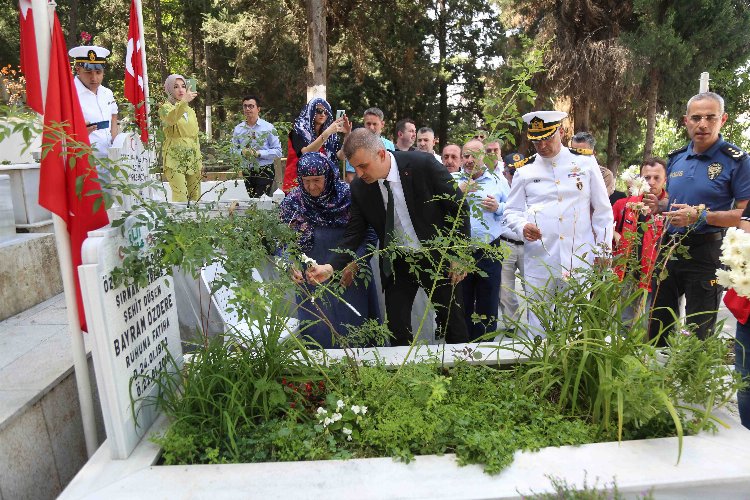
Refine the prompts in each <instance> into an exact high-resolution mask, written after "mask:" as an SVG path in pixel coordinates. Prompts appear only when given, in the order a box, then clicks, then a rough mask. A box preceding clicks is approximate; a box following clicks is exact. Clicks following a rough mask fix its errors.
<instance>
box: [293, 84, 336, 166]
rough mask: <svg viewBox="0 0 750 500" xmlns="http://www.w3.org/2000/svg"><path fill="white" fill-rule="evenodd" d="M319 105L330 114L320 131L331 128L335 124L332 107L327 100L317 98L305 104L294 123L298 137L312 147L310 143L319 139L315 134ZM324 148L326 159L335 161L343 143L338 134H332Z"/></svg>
mask: <svg viewBox="0 0 750 500" xmlns="http://www.w3.org/2000/svg"><path fill="white" fill-rule="evenodd" d="M318 105H320V106H323V108H325V110H326V111H327V112H328V117H327V118H326V122H325V123H324V124H323V127H321V129H320V130H321V132H322V131H323V130H325V129H327V128H328V127H330V126H331V123H333V111H332V110H331V105H330V104H328V101H326V100H325V99H321V98H320V97H316V98H315V99H312V100H311V101H310V102H308V103H307V104H305V107H303V108H302V111H300V113H299V116H298V117H297V119H296V120H295V121H294V131H295V133H296V134H297V135H298V136H300V137H301V138H303V139H304V140H305V142H306V143H307V145H310V143H312V142H313V141H314V140H315V138H316V137H317V134H316V133H315V107H316V106H318ZM323 147H324V148H325V155H326V157H328V159H330V160H334V161H335V160H336V153H338V151H339V149H341V142H340V141H339V137H338V134H331V136H330V137H329V138H328V139H327V140H326V142H325V143H324V144H323Z"/></svg>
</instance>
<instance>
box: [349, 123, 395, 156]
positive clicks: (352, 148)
mask: <svg viewBox="0 0 750 500" xmlns="http://www.w3.org/2000/svg"><path fill="white" fill-rule="evenodd" d="M342 149H343V151H344V156H345V157H346V159H347V160H348V159H350V158H351V157H352V156H354V153H356V152H357V151H359V150H360V149H364V150H367V151H370V152H371V153H377V152H378V151H380V150H381V149H385V146H384V145H383V141H382V140H381V139H380V136H379V135H377V134H375V133H373V132H371V131H370V129H367V128H364V127H362V128H358V129H356V130H352V131H351V133H350V134H349V135H347V136H346V139H344V146H343V147H342Z"/></svg>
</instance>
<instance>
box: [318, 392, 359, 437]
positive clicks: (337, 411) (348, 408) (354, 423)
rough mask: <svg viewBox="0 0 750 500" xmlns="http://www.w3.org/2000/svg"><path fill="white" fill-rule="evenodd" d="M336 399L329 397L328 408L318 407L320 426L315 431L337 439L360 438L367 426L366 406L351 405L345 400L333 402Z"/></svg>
mask: <svg viewBox="0 0 750 500" xmlns="http://www.w3.org/2000/svg"><path fill="white" fill-rule="evenodd" d="M334 399H335V397H331V395H329V397H328V399H327V400H326V403H327V405H326V406H327V408H324V407H322V406H319V407H318V410H317V411H316V414H317V415H318V424H317V425H316V426H315V430H317V431H318V432H323V433H327V434H331V435H332V436H333V437H334V438H336V439H342V440H346V441H352V440H353V439H355V440H356V439H358V438H359V431H360V430H361V429H362V426H363V425H364V424H365V422H366V420H365V415H366V414H367V407H366V406H364V405H349V404H347V403H345V402H344V400H343V399H338V400H336V401H335V402H334V401H333V400H334Z"/></svg>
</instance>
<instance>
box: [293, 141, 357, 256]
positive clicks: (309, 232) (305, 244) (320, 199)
mask: <svg viewBox="0 0 750 500" xmlns="http://www.w3.org/2000/svg"><path fill="white" fill-rule="evenodd" d="M316 175H323V176H325V187H324V188H323V192H322V193H321V194H320V196H312V195H310V193H308V192H307V191H305V189H304V184H303V183H302V179H303V178H304V177H312V176H316ZM297 182H298V183H299V185H298V186H297V187H296V188H294V189H293V190H292V191H291V192H290V193H289V194H288V195H287V196H286V198H284V201H282V202H281V220H282V221H284V222H285V223H286V224H289V227H291V228H293V229H295V230H297V231H298V232H299V233H300V236H299V244H300V247H301V248H302V250H303V251H305V252H307V251H309V250H310V249H312V246H313V239H314V236H313V232H314V229H315V227H344V226H346V224H347V223H348V222H349V215H350V211H349V209H350V206H351V194H350V192H349V185H348V184H347V183H345V182H343V181H341V180H339V177H338V175H337V174H336V167H335V166H334V164H333V162H332V161H331V160H329V159H328V158H326V157H325V156H323V155H321V154H320V153H317V152H311V153H305V154H303V155H302V156H301V157H300V159H299V162H298V163H297Z"/></svg>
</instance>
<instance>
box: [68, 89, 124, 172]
mask: <svg viewBox="0 0 750 500" xmlns="http://www.w3.org/2000/svg"><path fill="white" fill-rule="evenodd" d="M73 81H74V82H75V86H76V90H77V91H78V100H79V101H80V103H81V111H83V118H84V119H85V120H86V123H98V122H103V121H108V122H110V124H109V127H108V128H103V129H99V130H94V131H93V132H91V133H90V134H89V142H90V143H91V148H92V149H93V150H94V154H95V155H96V156H97V157H99V158H107V156H108V155H109V147H110V146H111V145H112V123H111V121H112V115H116V114H117V112H118V109H117V102H116V101H115V96H114V94H113V93H112V91H111V90H109V89H108V88H107V87H105V86H104V85H100V86H99V88H98V89H97V91H96V94H94V93H93V92H91V91H90V90H89V89H87V88H86V86H84V85H83V83H81V81H80V80H79V79H78V77H77V76H76V77H75V78H74V79H73Z"/></svg>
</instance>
